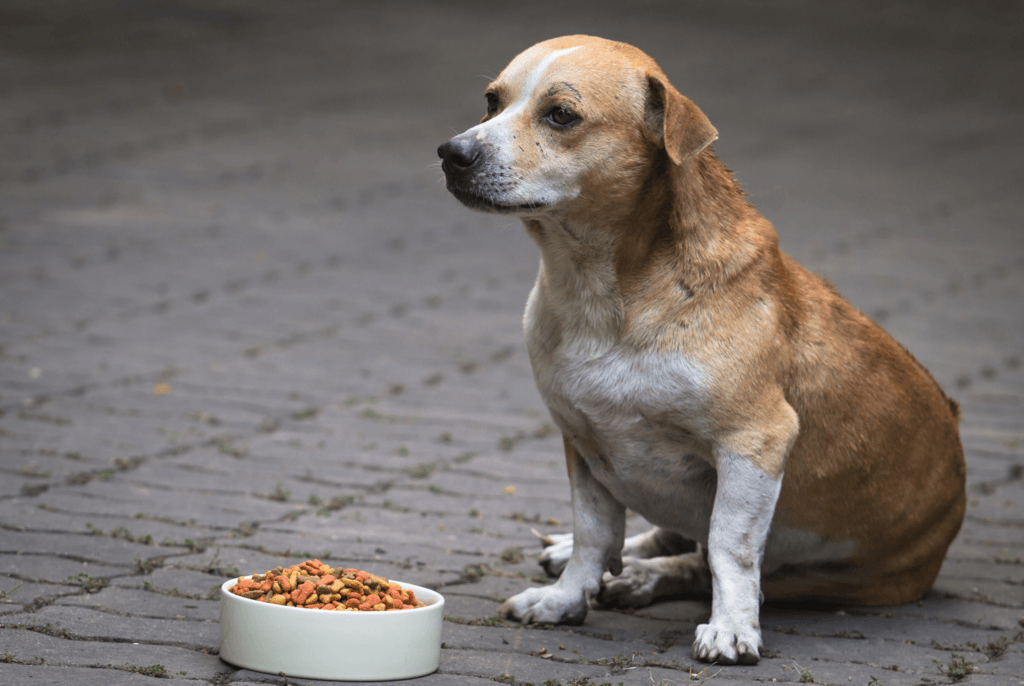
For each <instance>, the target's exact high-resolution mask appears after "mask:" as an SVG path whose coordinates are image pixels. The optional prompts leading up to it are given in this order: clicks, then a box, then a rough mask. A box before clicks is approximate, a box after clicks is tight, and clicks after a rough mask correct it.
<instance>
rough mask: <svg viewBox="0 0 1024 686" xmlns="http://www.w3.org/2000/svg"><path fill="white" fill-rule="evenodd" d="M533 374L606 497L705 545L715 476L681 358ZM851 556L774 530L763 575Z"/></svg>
mask: <svg viewBox="0 0 1024 686" xmlns="http://www.w3.org/2000/svg"><path fill="white" fill-rule="evenodd" d="M534 365H535V366H534V373H535V376H536V378H537V384H538V388H539V390H540V392H541V396H542V397H543V399H544V401H545V403H546V404H547V405H548V408H549V410H550V411H551V416H552V418H553V419H554V421H555V423H556V424H558V427H559V428H560V429H561V430H562V432H563V434H564V435H565V436H566V437H567V438H568V439H569V442H570V443H571V444H572V446H573V447H574V448H575V449H576V452H578V453H579V455H580V457H582V458H583V460H584V461H585V462H586V464H587V466H588V468H589V469H590V471H591V473H592V474H593V475H594V477H595V478H596V479H597V480H598V481H599V482H601V484H602V485H603V486H604V487H605V488H607V489H608V491H609V492H610V493H611V494H612V496H613V497H614V498H615V499H616V500H618V501H619V502H620V503H622V504H623V505H625V506H626V507H628V508H629V509H631V510H633V511H634V512H637V513H638V514H640V515H642V516H643V517H644V518H645V519H647V520H648V521H649V522H651V523H652V524H654V525H655V526H659V527H661V528H664V529H667V530H669V531H673V532H675V533H678V534H681V535H683V536H686V537H687V538H690V539H692V540H694V541H697V542H699V543H701V544H702V545H705V546H706V545H707V543H708V533H709V529H710V521H711V511H712V508H713V506H714V500H715V489H716V486H717V476H716V472H715V468H714V466H713V463H712V460H711V449H712V446H711V445H710V444H709V443H707V442H705V441H702V440H701V439H700V438H699V436H701V435H702V434H704V432H703V431H702V430H701V429H702V425H703V418H702V414H701V405H702V402H703V398H704V397H705V395H704V387H703V385H702V375H701V373H700V370H699V369H697V368H695V367H694V366H693V365H691V364H689V363H688V362H686V360H685V358H683V357H682V356H676V357H673V358H667V359H666V358H653V357H651V358H646V359H641V358H637V357H636V356H632V355H630V354H627V353H623V352H622V351H618V350H614V349H613V350H612V351H610V352H608V353H606V354H604V355H593V354H590V355H587V356H579V357H575V358H572V357H563V358H562V359H561V360H559V361H557V362H556V361H554V360H553V359H550V358H548V359H541V360H537V359H534ZM704 435H706V434H704ZM856 547H857V546H856V543H855V542H853V541H828V540H826V539H825V538H823V537H822V536H821V535H819V534H818V533H816V532H813V531H805V530H798V529H789V528H785V527H778V526H773V527H772V529H771V531H770V533H769V535H768V540H767V542H766V546H765V558H764V563H763V567H762V570H763V572H764V573H766V574H768V573H771V571H772V570H774V569H776V568H778V567H780V566H782V565H803V564H815V563H819V562H834V561H842V560H844V559H847V558H848V557H849V556H850V555H851V554H852V553H853V552H854V551H855V549H856Z"/></svg>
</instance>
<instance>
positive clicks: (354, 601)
mask: <svg viewBox="0 0 1024 686" xmlns="http://www.w3.org/2000/svg"><path fill="white" fill-rule="evenodd" d="M360 604H361V603H360V602H359V598H349V599H348V600H346V601H345V607H359V605H360Z"/></svg>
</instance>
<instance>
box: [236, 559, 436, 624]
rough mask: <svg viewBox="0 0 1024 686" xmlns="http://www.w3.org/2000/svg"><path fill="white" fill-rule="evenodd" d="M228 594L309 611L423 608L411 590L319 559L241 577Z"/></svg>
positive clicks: (380, 610) (367, 573) (382, 610)
mask: <svg viewBox="0 0 1024 686" xmlns="http://www.w3.org/2000/svg"><path fill="white" fill-rule="evenodd" d="M228 591H229V592H230V593H233V594H235V595H237V596H241V597H243V598H249V599H250V600H255V601H257V602H261V603H270V604H272V605H284V606H287V607H298V608H303V609H310V610H335V611H341V612H386V611H390V610H407V609H413V608H417V607H423V603H422V602H420V601H419V600H417V599H416V593H415V592H414V591H413V590H412V589H406V588H402V586H401V585H400V584H399V583H397V582H394V581H389V580H388V579H386V578H384V577H380V576H376V575H374V574H370V573H369V572H364V571H361V570H358V569H352V568H349V569H341V568H332V567H329V566H328V565H325V564H324V563H323V562H321V561H320V560H306V561H305V562H303V563H301V564H297V565H292V566H290V567H275V568H274V569H272V570H270V571H268V572H266V573H265V574H253V575H252V576H251V577H249V578H245V577H238V583H236V584H235V585H234V586H231V587H230V588H229V589H228Z"/></svg>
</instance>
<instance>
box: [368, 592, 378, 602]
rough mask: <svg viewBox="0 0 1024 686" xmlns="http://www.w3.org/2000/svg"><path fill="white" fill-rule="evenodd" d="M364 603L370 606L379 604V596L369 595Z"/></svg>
mask: <svg viewBox="0 0 1024 686" xmlns="http://www.w3.org/2000/svg"><path fill="white" fill-rule="evenodd" d="M366 602H368V603H369V604H370V605H376V604H377V603H379V602H380V596H379V595H377V594H376V593H371V594H370V595H368V596H366Z"/></svg>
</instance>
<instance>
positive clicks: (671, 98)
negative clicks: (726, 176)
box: [644, 74, 718, 164]
mask: <svg viewBox="0 0 1024 686" xmlns="http://www.w3.org/2000/svg"><path fill="white" fill-rule="evenodd" d="M647 82H648V85H649V87H650V90H649V95H648V96H647V103H646V105H645V109H644V119H645V124H646V126H647V129H648V131H649V132H650V133H651V135H652V136H653V137H654V139H655V140H658V141H659V142H660V143H661V144H662V145H664V146H665V152H667V153H668V156H669V159H671V160H672V161H673V162H674V163H675V164H681V163H682V161H683V160H684V159H686V158H688V157H693V156H695V155H697V154H699V153H700V152H701V151H702V150H703V149H704V148H706V147H708V146H709V145H711V143H712V142H713V141H714V140H715V139H717V138H718V130H717V129H715V127H714V126H712V125H711V122H710V121H708V118H707V117H706V116H704V113H703V112H701V111H700V108H699V107H697V106H696V105H694V104H693V101H692V100H690V99H689V98H687V97H686V96H685V95H683V94H682V93H680V92H679V91H677V90H676V89H675V88H673V87H672V85H671V84H670V83H669V82H668V81H666V80H665V77H664V76H662V75H660V74H656V75H655V74H649V75H648V76H647Z"/></svg>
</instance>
